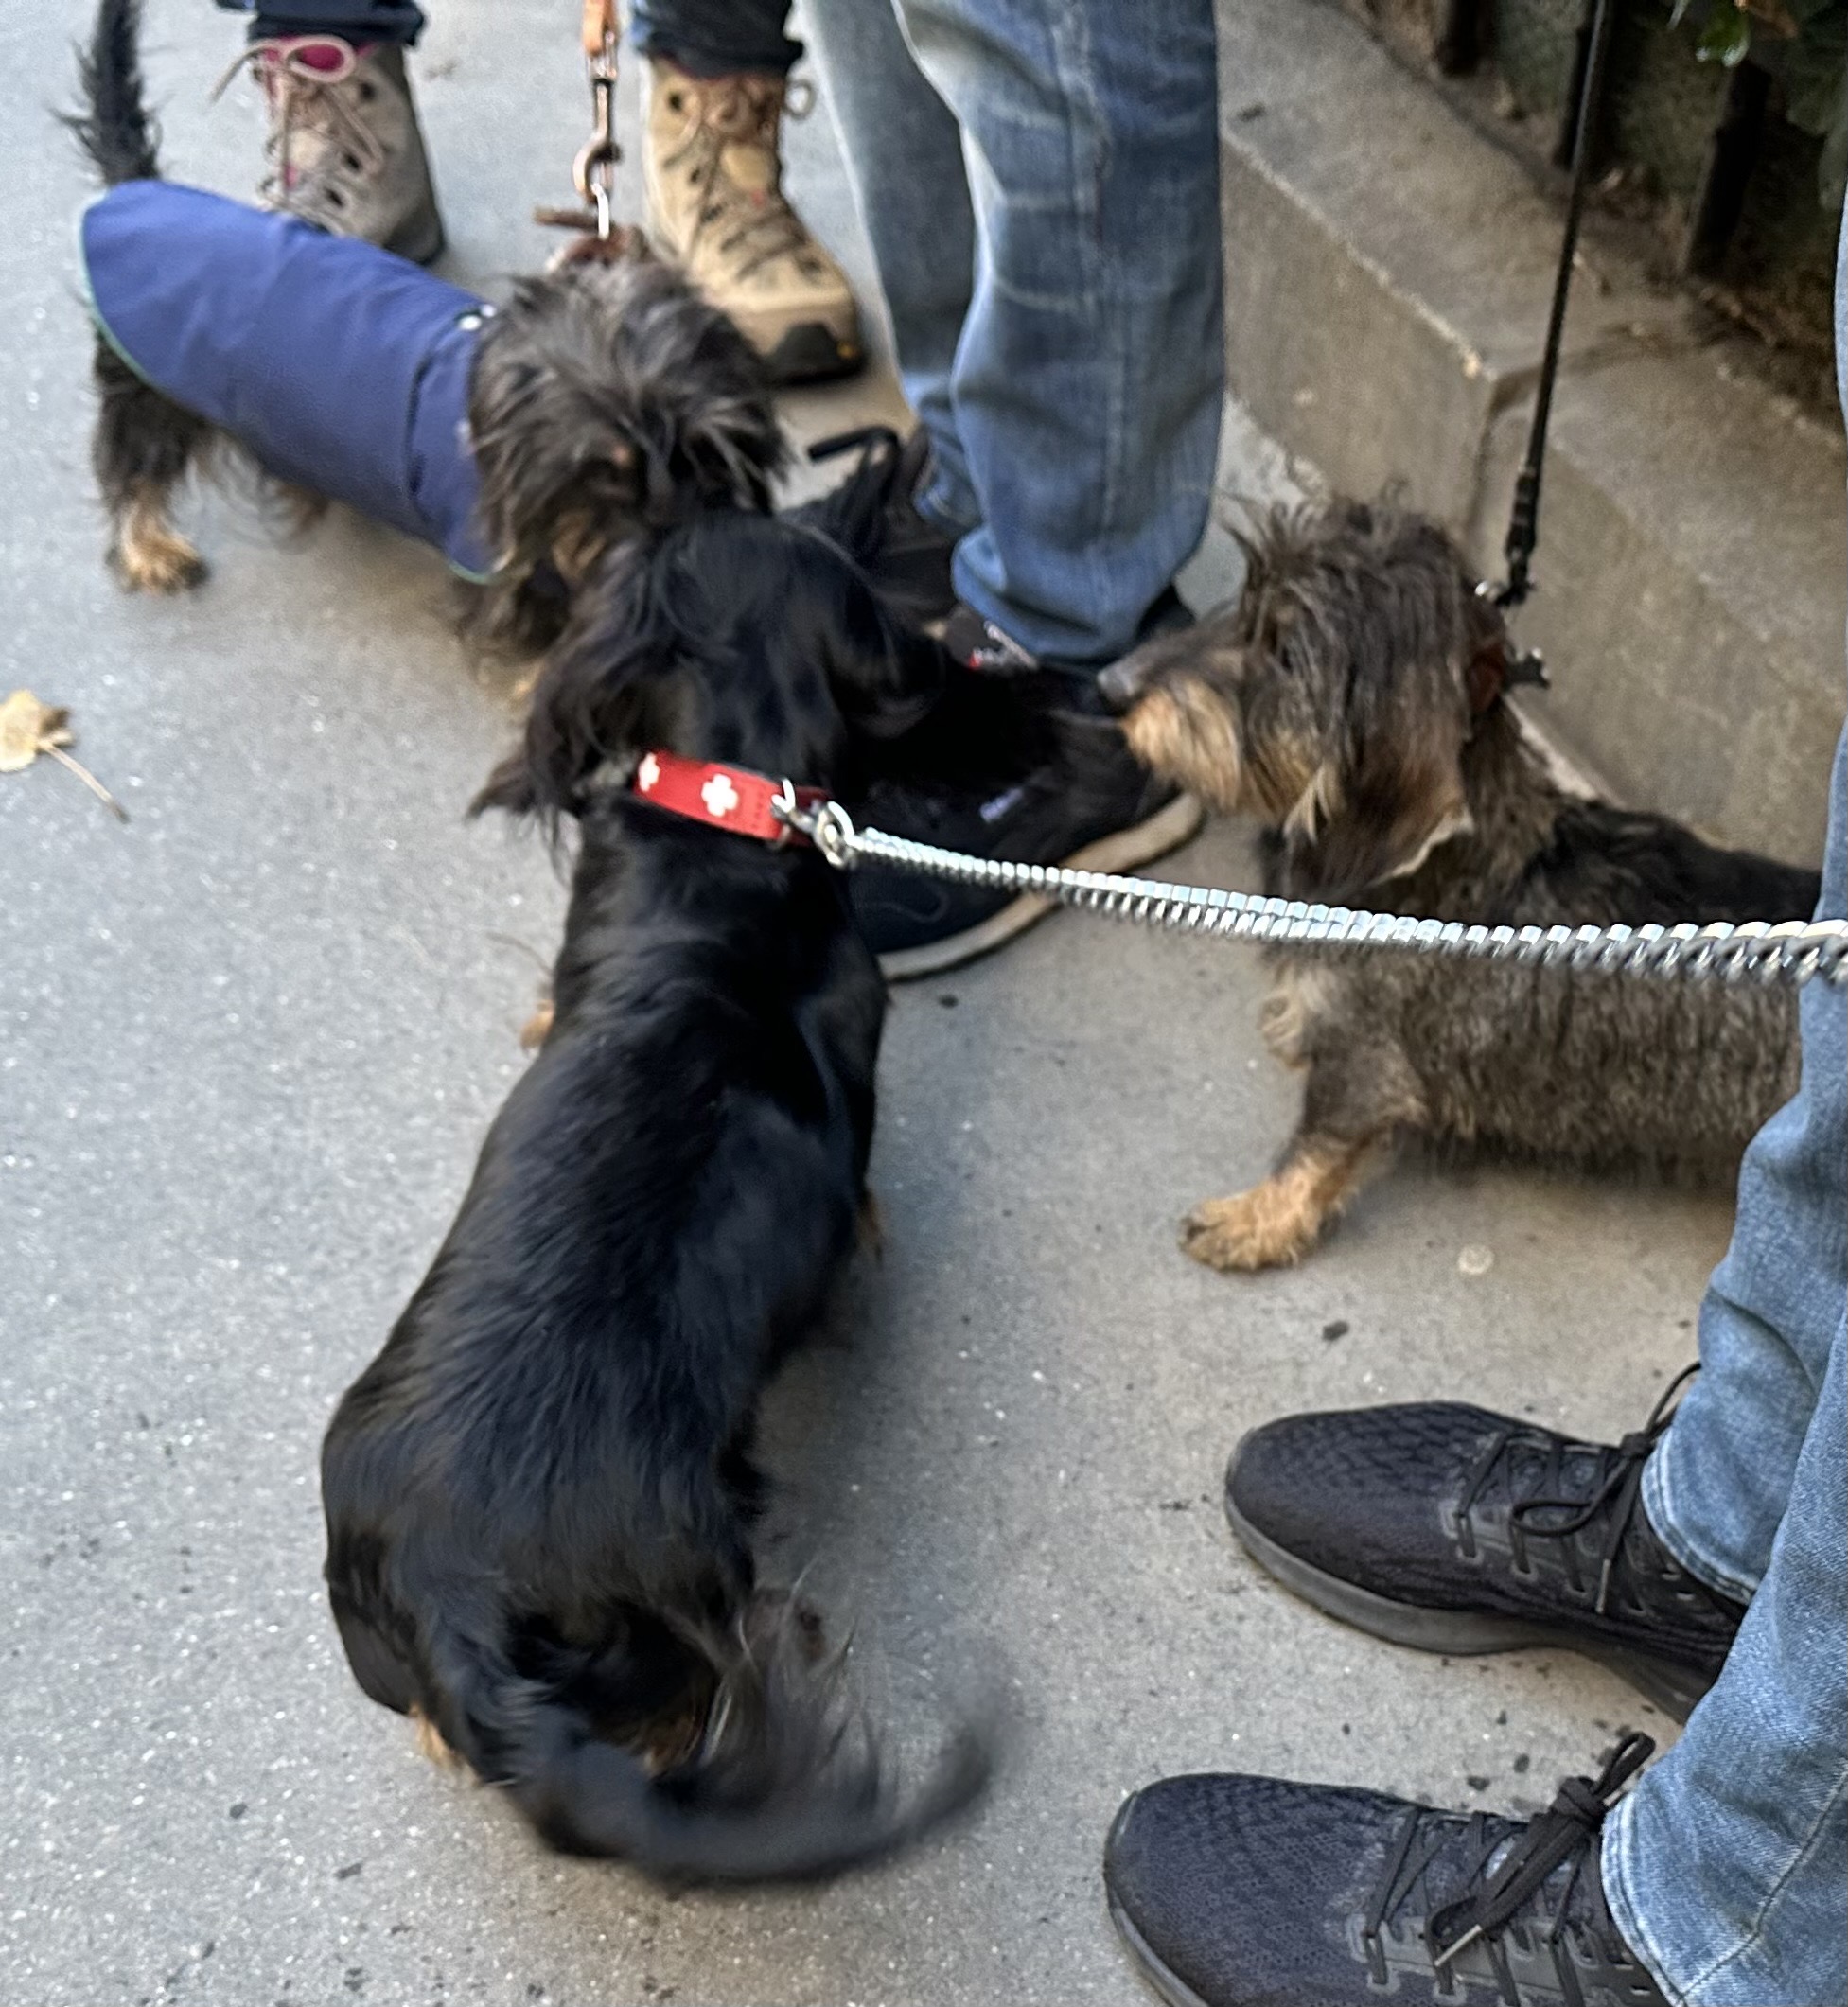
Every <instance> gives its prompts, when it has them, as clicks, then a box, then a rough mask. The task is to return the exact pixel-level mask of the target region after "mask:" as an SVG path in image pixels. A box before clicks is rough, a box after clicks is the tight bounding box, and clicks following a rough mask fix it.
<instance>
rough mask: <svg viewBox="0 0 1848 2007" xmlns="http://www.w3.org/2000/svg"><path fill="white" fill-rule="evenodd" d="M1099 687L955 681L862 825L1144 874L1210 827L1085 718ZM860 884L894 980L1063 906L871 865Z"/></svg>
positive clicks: (1030, 860) (1055, 676)
mask: <svg viewBox="0 0 1848 2007" xmlns="http://www.w3.org/2000/svg"><path fill="white" fill-rule="evenodd" d="M1095 681H1096V679H1095V678H1092V677H1090V676H1089V675H1084V676H1082V677H1076V678H1074V677H1068V676H1065V675H1063V674H1061V673H1059V672H1057V671H1052V670H1034V671H1030V672H1029V673H1026V674H1021V675H1012V676H996V675H992V674H981V675H977V674H973V673H970V672H967V671H955V670H953V671H952V672H951V681H950V683H949V686H948V688H947V689H946V692H945V695H944V698H943V701H942V703H941V704H940V705H939V706H938V708H937V709H936V711H934V712H933V713H931V716H930V717H929V718H928V719H927V720H926V721H925V723H924V725H923V726H921V727H920V728H918V730H917V731H914V732H911V733H907V734H906V738H905V739H904V740H903V741H899V742H895V743H894V744H893V745H892V746H890V747H889V748H885V749H884V754H883V757H882V762H881V764H882V767H883V768H884V771H883V773H882V777H881V778H880V779H879V780H877V781H875V782H874V783H872V784H871V786H870V787H869V788H868V790H867V792H866V794H865V795H864V796H863V797H862V798H861V799H860V800H859V801H853V802H851V803H849V804H848V805H849V808H850V811H851V813H852V814H853V816H854V820H855V821H856V822H860V823H864V824H867V825H870V826H871V827H872V828H874V829H879V830H884V831H885V832H886V833H887V835H889V836H909V837H910V838H912V839H913V840H914V841H916V842H921V843H934V844H936V845H938V846H939V847H940V848H942V849H945V850H958V851H963V852H967V853H970V854H975V855H977V856H983V857H1003V858H1007V859H1009V860H1011V861H1012V862H1014V863H1021V864H1061V865H1066V866H1069V867H1070V868H1071V869H1073V870H1075V871H1135V870H1136V869H1138V868H1139V867H1140V866H1142V865H1145V864H1147V863H1149V862H1151V861H1152V860H1153V859H1154V858H1156V857H1159V856H1162V855H1164V854H1166V853H1167V852H1169V851H1170V850H1172V849H1174V848H1175V846H1176V845H1177V844H1181V843H1185V842H1186V841H1187V840H1188V837H1189V836H1192V835H1193V834H1194V832H1195V831H1196V830H1197V829H1198V828H1199V827H1200V822H1201V810H1200V805H1199V803H1198V802H1196V801H1194V799H1193V798H1192V796H1190V795H1183V794H1177V793H1176V792H1175V790H1174V788H1173V787H1172V786H1171V785H1170V783H1167V782H1165V781H1158V780H1156V779H1154V778H1153V775H1151V774H1150V773H1148V772H1147V771H1146V770H1145V769H1144V768H1143V767H1142V766H1139V765H1138V764H1137V762H1136V760H1135V756H1134V755H1133V754H1132V753H1131V751H1130V749H1129V748H1128V746H1127V745H1126V744H1125V743H1124V741H1123V735H1122V732H1121V731H1120V730H1119V728H1118V726H1117V724H1116V723H1115V721H1114V720H1112V719H1110V718H1107V717H1105V716H1103V715H1102V714H1101V713H1100V711H1099V710H1097V709H1095V708H1091V709H1087V708H1085V707H1086V706H1091V707H1095V706H1096V704H1097V699H1096V696H1095ZM849 886H850V889H851V893H852V897H853V902H854V917H855V919H856V920H857V921H858V922H859V924H860V931H861V932H862V934H863V935H864V936H865V937H866V940H867V942H868V943H869V945H870V946H871V948H872V950H873V952H874V953H875V954H876V955H877V956H878V957H879V965H880V967H881V968H882V969H883V970H884V971H885V973H886V977H887V978H888V980H889V981H892V982H906V981H908V980H911V979H913V978H915V977H921V976H930V975H935V974H937V973H938V972H940V971H941V970H943V969H949V968H955V967H956V966H957V965H958V964H959V963H961V962H965V961H971V960H973V959H975V958H976V957H977V956H978V955H986V954H988V953H989V952H990V951H991V950H993V949H994V948H998V947H999V946H1001V945H1002V943H1003V942H1008V941H1011V940H1012V939H1013V937H1014V936H1015V935H1016V934H1019V933H1021V932H1022V931H1024V930H1025V929H1026V928H1027V927H1030V926H1031V925H1032V924H1033V923H1034V922H1035V921H1036V920H1040V919H1042V918H1044V917H1045V915H1046V914H1047V913H1048V912H1050V911H1051V910H1052V908H1053V907H1054V905H1055V904H1056V902H1055V901H1053V900H1052V899H1050V898H1048V897H1047V896H1045V895H1044V894H1032V893H1024V894H1013V893H1010V892H1007V891H995V890H992V889H988V888H986V887H983V886H971V885H957V884H953V883H951V882H950V881H949V880H947V879H939V878H924V877H919V876H916V875H914V874H912V873H910V872H907V871H894V870H891V869H889V868H888V867H886V866H882V865H874V864H862V865H860V866H859V867H858V868H857V869H856V870H855V871H854V873H853V875H852V877H851V878H850V880H849Z"/></svg>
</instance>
